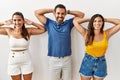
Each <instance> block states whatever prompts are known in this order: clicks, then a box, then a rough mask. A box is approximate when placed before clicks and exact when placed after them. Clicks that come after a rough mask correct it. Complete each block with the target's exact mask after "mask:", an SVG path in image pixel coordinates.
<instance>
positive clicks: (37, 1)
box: [0, 0, 120, 80]
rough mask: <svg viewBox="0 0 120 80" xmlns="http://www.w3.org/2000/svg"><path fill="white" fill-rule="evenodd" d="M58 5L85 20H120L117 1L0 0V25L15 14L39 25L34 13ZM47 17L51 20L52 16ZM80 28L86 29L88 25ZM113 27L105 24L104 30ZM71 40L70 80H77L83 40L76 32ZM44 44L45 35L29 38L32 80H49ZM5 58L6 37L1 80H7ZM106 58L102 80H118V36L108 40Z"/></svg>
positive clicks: (0, 50) (0, 54) (1, 42)
mask: <svg viewBox="0 0 120 80" xmlns="http://www.w3.org/2000/svg"><path fill="white" fill-rule="evenodd" d="M59 3H62V4H64V5H65V6H66V8H67V9H69V10H79V11H82V12H84V13H85V17H91V16H92V15H94V14H96V13H99V14H102V15H103V16H104V17H109V18H120V10H119V9H120V0H0V22H3V21H5V20H8V19H11V17H12V14H13V13H14V12H16V11H20V12H22V13H23V15H24V17H25V18H28V19H30V20H33V21H35V22H39V21H38V20H37V18H36V17H35V16H34V11H35V10H37V9H41V8H54V7H55V5H56V4H59ZM46 16H48V17H50V18H52V19H54V16H53V14H48V15H46ZM70 17H72V16H66V19H68V18H70ZM83 25H84V26H86V25H87V23H85V24H83ZM112 26H113V25H112V24H108V23H107V24H106V25H105V29H107V28H110V27H112ZM71 36H72V37H71V38H72V62H73V80H80V76H79V68H80V64H81V60H82V58H83V55H84V51H85V46H84V40H83V37H82V36H81V35H80V34H79V33H78V32H77V30H76V29H75V28H73V29H72V32H71ZM47 40H48V34H47V32H45V33H43V34H41V35H37V36H32V37H31V41H30V48H29V49H30V52H31V57H32V61H33V66H34V73H33V80H49V75H48V57H47V52H48V50H47V45H48V41H47ZM8 54H9V39H8V37H7V36H3V35H0V80H10V76H9V75H8V74H7V59H8ZM106 58H107V66H108V75H107V77H106V78H105V80H120V77H119V76H120V74H119V72H120V62H119V61H120V32H118V33H116V34H115V35H114V36H113V37H111V38H110V40H109V47H108V50H107V52H106Z"/></svg>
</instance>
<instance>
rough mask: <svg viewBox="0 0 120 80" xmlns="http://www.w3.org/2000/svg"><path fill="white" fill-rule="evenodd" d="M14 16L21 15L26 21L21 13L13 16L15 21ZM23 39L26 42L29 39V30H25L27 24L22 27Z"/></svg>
mask: <svg viewBox="0 0 120 80" xmlns="http://www.w3.org/2000/svg"><path fill="white" fill-rule="evenodd" d="M14 15H19V16H21V18H22V19H23V20H24V16H23V14H22V13H21V12H15V13H14V14H13V15H12V19H13V16H14ZM21 35H22V37H23V38H24V39H25V40H28V39H29V34H28V31H27V29H26V28H25V24H23V26H22V33H21Z"/></svg>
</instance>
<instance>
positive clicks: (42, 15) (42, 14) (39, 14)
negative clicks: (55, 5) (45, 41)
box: [35, 9, 53, 24]
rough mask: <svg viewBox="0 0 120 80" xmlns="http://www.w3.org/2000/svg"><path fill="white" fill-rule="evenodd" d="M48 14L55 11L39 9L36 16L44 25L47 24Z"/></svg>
mask: <svg viewBox="0 0 120 80" xmlns="http://www.w3.org/2000/svg"><path fill="white" fill-rule="evenodd" d="M46 13H53V9H38V10H36V11H35V16H36V17H37V19H38V20H39V21H40V22H41V23H42V24H46V21H47V20H46V17H45V14H46Z"/></svg>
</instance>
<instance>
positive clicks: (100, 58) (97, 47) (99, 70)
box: [74, 14, 120, 80]
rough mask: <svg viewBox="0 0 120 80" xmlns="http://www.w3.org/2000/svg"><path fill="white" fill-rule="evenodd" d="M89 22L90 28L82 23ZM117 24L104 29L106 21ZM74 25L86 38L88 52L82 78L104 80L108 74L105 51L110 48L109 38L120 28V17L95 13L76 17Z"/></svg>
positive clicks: (82, 66)
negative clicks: (106, 16)
mask: <svg viewBox="0 0 120 80" xmlns="http://www.w3.org/2000/svg"><path fill="white" fill-rule="evenodd" d="M84 22H89V24H88V29H86V28H84V27H83V26H82V25H80V24H82V23H84ZM105 22H109V23H113V24H115V25H114V26H113V27H111V28H109V29H106V30H103V28H104V23H105ZM74 25H75V27H76V29H77V30H78V31H79V33H80V34H81V35H82V36H83V37H84V39H85V46H86V52H85V56H84V58H83V61H82V64H81V67H80V71H79V72H80V75H81V80H104V77H105V76H106V75H107V64H106V58H105V53H106V50H107V48H108V40H109V38H110V37H111V36H112V35H113V34H115V33H116V32H118V31H119V30H120V19H115V18H103V16H102V15H100V14H95V15H93V16H92V17H91V19H90V18H75V19H74Z"/></svg>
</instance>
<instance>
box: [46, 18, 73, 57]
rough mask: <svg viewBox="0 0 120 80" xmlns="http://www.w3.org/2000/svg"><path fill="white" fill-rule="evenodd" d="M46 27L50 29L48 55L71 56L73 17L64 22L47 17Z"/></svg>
mask: <svg viewBox="0 0 120 80" xmlns="http://www.w3.org/2000/svg"><path fill="white" fill-rule="evenodd" d="M45 27H46V30H47V31H48V56H54V57H64V56H70V55H71V29H72V28H73V18H71V19H69V20H65V21H64V22H63V23H62V24H58V23H57V22H56V21H53V20H51V19H49V18H47V22H46V24H45Z"/></svg>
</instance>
